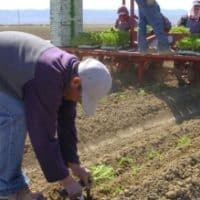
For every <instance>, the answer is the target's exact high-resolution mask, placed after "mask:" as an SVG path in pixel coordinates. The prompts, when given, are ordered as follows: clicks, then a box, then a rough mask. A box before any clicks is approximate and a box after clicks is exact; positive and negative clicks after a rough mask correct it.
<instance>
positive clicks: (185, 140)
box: [176, 135, 192, 149]
mask: <svg viewBox="0 0 200 200" xmlns="http://www.w3.org/2000/svg"><path fill="white" fill-rule="evenodd" d="M191 145H192V144H191V139H190V138H189V137H188V136H186V135H183V136H181V137H180V138H179V139H178V140H177V145H176V147H177V149H183V148H187V147H190V146H191Z"/></svg>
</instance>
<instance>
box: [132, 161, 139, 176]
mask: <svg viewBox="0 0 200 200" xmlns="http://www.w3.org/2000/svg"><path fill="white" fill-rule="evenodd" d="M131 170H132V175H133V176H137V175H138V174H139V172H140V167H139V166H138V165H136V164H134V165H132V167H131Z"/></svg>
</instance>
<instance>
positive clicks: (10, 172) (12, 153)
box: [0, 89, 27, 196]
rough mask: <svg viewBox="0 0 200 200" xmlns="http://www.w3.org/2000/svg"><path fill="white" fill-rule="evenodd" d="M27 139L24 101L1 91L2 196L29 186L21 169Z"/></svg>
mask: <svg viewBox="0 0 200 200" xmlns="http://www.w3.org/2000/svg"><path fill="white" fill-rule="evenodd" d="M25 137H26V120H25V112H24V105H23V101H21V100H19V99H18V98H16V97H14V96H13V95H10V94H8V93H7V92H5V91H3V90H2V89H0V196H6V195H9V194H12V193H15V192H16V191H18V190H20V189H22V188H24V187H26V186H27V180H26V177H25V176H24V175H23V173H22V169H21V166H22V158H23V152H24V143H25Z"/></svg>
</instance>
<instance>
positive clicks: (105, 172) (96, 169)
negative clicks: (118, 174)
mask: <svg viewBox="0 0 200 200" xmlns="http://www.w3.org/2000/svg"><path fill="white" fill-rule="evenodd" d="M91 171H92V178H93V180H94V181H95V182H96V183H101V182H103V181H107V180H112V179H114V177H115V173H114V169H113V167H112V166H106V165H104V164H100V165H95V166H93V167H92V168H91Z"/></svg>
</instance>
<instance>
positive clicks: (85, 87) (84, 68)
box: [78, 58, 112, 116]
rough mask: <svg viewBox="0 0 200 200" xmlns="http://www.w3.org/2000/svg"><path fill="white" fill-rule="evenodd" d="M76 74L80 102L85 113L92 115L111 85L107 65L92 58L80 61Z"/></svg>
mask: <svg viewBox="0 0 200 200" xmlns="http://www.w3.org/2000/svg"><path fill="white" fill-rule="evenodd" d="M78 74H79V77H80V79H81V87H82V94H81V95H82V96H81V101H82V102H81V104H82V106H83V110H84V111H85V113H86V115H88V116H91V115H94V113H95V111H96V107H97V103H98V101H99V100H100V99H101V98H102V97H104V96H106V95H107V94H108V92H109V91H110V89H111V86H112V78H111V75H110V72H109V70H108V69H107V67H106V66H105V65H104V64H103V63H101V62H99V61H98V60H96V59H94V58H87V59H86V60H83V61H81V62H80V64H79V66H78Z"/></svg>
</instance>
